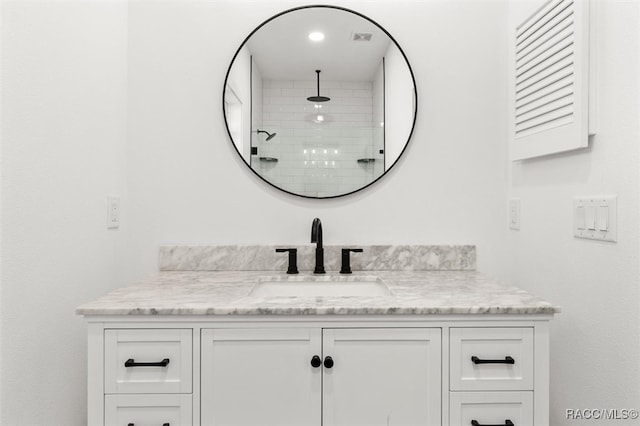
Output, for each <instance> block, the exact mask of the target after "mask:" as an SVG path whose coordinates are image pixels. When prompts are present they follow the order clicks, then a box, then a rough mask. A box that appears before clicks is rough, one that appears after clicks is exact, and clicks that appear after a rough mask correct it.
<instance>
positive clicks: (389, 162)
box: [223, 6, 417, 198]
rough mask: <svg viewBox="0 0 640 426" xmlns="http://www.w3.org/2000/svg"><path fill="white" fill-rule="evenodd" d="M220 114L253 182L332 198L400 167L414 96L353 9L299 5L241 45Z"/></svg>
mask: <svg viewBox="0 0 640 426" xmlns="http://www.w3.org/2000/svg"><path fill="white" fill-rule="evenodd" d="M223 107H224V108H223V111H224V117H225V123H226V126H227V131H228V133H229V137H230V138H231V141H232V143H233V145H234V147H235V149H236V150H237V152H238V154H239V155H240V156H241V157H242V159H243V160H244V162H245V163H246V165H247V166H248V167H249V168H250V170H251V171H252V172H253V173H255V174H256V175H257V176H259V177H260V178H261V179H263V180H264V181H266V182H267V183H269V184H270V185H272V186H274V187H276V188H278V189H280V190H282V191H285V192H287V193H290V194H293V195H297V196H302V197H308V198H334V197H340V196H344V195H348V194H351V193H353V192H356V191H358V190H361V189H363V188H366V187H368V186H369V185H371V184H372V183H374V182H376V181H377V180H378V179H380V178H381V177H382V176H383V175H384V174H385V173H386V172H387V171H389V169H391V168H392V167H393V166H394V165H395V164H396V163H397V161H398V158H399V157H400V156H401V155H402V153H403V152H404V151H405V148H406V146H407V143H408V142H409V139H410V137H411V134H412V132H413V127H414V124H415V117H416V108H417V91H416V86H415V78H414V75H413V71H412V70H411V67H410V65H409V62H408V60H407V57H406V55H405V53H404V52H403V51H402V49H401V48H400V46H399V45H398V44H397V43H396V42H395V40H394V39H393V37H392V36H391V35H390V34H389V32H387V31H386V30H385V29H384V28H383V27H381V26H380V25H378V24H377V23H376V22H374V21H373V20H371V19H370V18H368V17H366V16H364V15H362V14H360V13H358V12H355V11H352V10H348V9H344V8H340V7H335V6H306V7H300V8H295V9H290V10H287V11H284V12H282V13H280V14H277V15H275V16H273V17H271V18H269V19H267V20H266V21H265V22H263V23H262V24H260V25H259V26H258V27H257V28H256V29H254V30H253V31H252V32H251V33H250V34H249V35H248V36H247V38H246V39H245V40H244V42H243V43H242V44H241V45H240V47H239V48H238V50H237V51H236V53H235V55H234V57H233V59H232V61H231V64H230V66H229V69H228V71H227V75H226V80H225V83H224V94H223Z"/></svg>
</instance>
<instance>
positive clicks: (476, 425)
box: [471, 419, 515, 426]
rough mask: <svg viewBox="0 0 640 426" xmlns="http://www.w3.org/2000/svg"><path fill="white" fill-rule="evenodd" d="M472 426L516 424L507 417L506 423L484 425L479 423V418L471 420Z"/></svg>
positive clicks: (512, 425)
mask: <svg viewBox="0 0 640 426" xmlns="http://www.w3.org/2000/svg"><path fill="white" fill-rule="evenodd" d="M471 426H515V425H514V424H513V422H512V421H511V420H509V419H507V420H505V421H504V424H500V425H483V424H480V423H478V421H477V420H471Z"/></svg>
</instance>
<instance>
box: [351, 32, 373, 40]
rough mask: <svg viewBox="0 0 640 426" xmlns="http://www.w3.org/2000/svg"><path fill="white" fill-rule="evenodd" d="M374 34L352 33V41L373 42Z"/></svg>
mask: <svg viewBox="0 0 640 426" xmlns="http://www.w3.org/2000/svg"><path fill="white" fill-rule="evenodd" d="M372 37H373V34H372V33H351V41H371V38H372Z"/></svg>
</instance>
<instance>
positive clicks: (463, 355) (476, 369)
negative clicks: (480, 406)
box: [449, 327, 533, 391]
mask: <svg viewBox="0 0 640 426" xmlns="http://www.w3.org/2000/svg"><path fill="white" fill-rule="evenodd" d="M450 331H451V334H450V345H451V346H450V352H451V362H450V371H449V380H450V388H451V390H453V391H460V390H533V328H531V327H512V328H511V327H501V328H471V327H469V328H451V330H450Z"/></svg>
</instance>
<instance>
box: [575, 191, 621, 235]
mask: <svg viewBox="0 0 640 426" xmlns="http://www.w3.org/2000/svg"><path fill="white" fill-rule="evenodd" d="M617 204H618V196H617V195H598V196H591V197H575V198H574V199H573V235H574V236H575V237H577V238H586V239H590V240H599V241H610V242H616V241H618V229H617V225H618V220H617V216H618V209H617Z"/></svg>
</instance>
